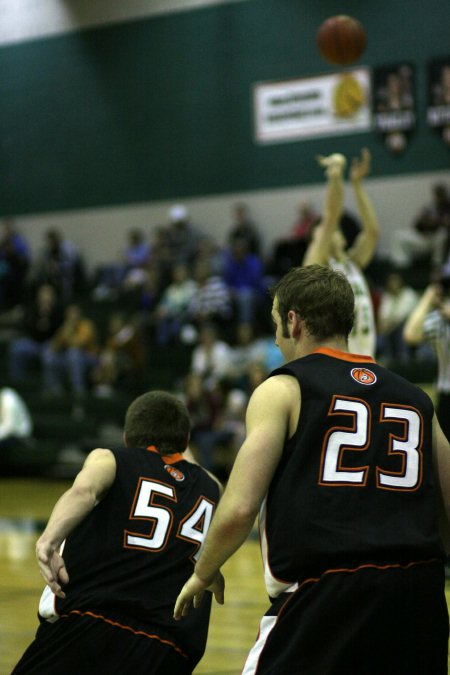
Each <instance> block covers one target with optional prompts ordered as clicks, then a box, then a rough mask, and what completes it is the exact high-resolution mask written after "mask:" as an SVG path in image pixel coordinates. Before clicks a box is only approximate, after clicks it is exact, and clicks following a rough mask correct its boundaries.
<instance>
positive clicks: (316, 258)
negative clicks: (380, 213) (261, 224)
mask: <svg viewBox="0 0 450 675" xmlns="http://www.w3.org/2000/svg"><path fill="white" fill-rule="evenodd" d="M319 163H320V164H321V166H324V167H326V175H327V180H328V184H327V192H326V196H325V204H324V213H323V216H322V220H321V222H320V223H319V224H318V225H317V227H316V228H315V229H314V232H313V238H312V241H311V243H310V244H309V246H308V249H307V251H306V254H305V257H304V259H303V265H313V264H319V265H327V266H329V267H332V268H333V269H335V270H340V271H341V272H343V273H344V274H345V276H346V277H347V279H348V280H349V282H350V284H351V286H352V289H353V292H354V294H355V323H354V327H353V330H352V332H351V333H350V336H349V350H350V352H352V353H354V354H368V355H370V356H375V346H376V332H375V317H374V311H373V304H372V298H371V296H370V292H369V288H368V285H367V282H366V279H365V277H364V274H363V270H364V269H365V268H366V267H367V265H368V264H369V263H370V261H371V260H372V258H373V256H374V253H375V249H376V246H377V243H378V238H379V233H380V228H379V224H378V220H377V217H376V214H375V210H374V208H373V204H372V202H371V200H370V199H369V197H368V195H367V193H366V191H365V189H364V187H363V179H364V178H365V177H366V176H367V175H368V174H369V171H370V153H369V151H368V150H367V149H364V150H363V151H362V153H361V158H356V157H355V158H354V159H353V161H352V164H351V168H350V180H351V183H352V186H353V190H354V193H355V198H356V203H357V206H358V212H359V216H360V219H361V224H362V229H361V232H360V233H359V234H358V236H357V237H356V239H355V241H354V242H353V244H352V245H351V247H350V248H347V242H346V240H345V237H344V235H343V233H342V231H341V229H340V227H339V221H340V218H341V214H342V207H343V202H344V180H343V172H344V169H345V165H346V159H345V157H344V156H343V155H341V154H338V153H335V154H333V155H329V156H328V157H319Z"/></svg>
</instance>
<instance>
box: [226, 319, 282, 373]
mask: <svg viewBox="0 0 450 675" xmlns="http://www.w3.org/2000/svg"><path fill="white" fill-rule="evenodd" d="M272 341H273V338H272ZM265 351H266V346H265V341H264V340H263V339H261V338H259V337H256V336H255V328H254V325H253V324H252V323H238V324H237V326H236V340H235V344H234V345H233V346H232V347H231V352H230V378H231V379H232V381H233V383H234V384H235V385H236V386H239V385H242V386H244V385H245V382H246V377H247V369H248V368H249V366H250V365H251V364H253V363H257V362H259V363H263V361H264V359H265Z"/></svg>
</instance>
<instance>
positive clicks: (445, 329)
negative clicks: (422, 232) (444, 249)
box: [403, 269, 450, 441]
mask: <svg viewBox="0 0 450 675" xmlns="http://www.w3.org/2000/svg"><path fill="white" fill-rule="evenodd" d="M403 336H404V338H405V340H406V342H407V343H408V344H410V345H412V346H417V345H420V344H423V343H428V344H429V345H430V346H431V347H432V349H433V351H434V352H435V354H436V357H437V362H438V378H437V383H436V391H437V406H436V414H437V417H438V420H439V423H440V425H441V427H442V431H443V432H444V433H445V435H446V436H447V438H448V439H449V441H450V415H449V411H450V270H447V269H444V272H443V274H442V276H441V278H440V279H439V280H438V281H437V282H436V283H431V284H429V286H427V288H426V289H425V291H424V293H423V295H422V297H421V298H420V300H419V302H418V303H417V305H416V307H415V309H414V311H413V312H412V313H411V315H410V316H409V318H408V320H407V321H406V324H405V328H404V332H403Z"/></svg>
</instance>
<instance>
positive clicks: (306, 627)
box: [242, 562, 449, 675]
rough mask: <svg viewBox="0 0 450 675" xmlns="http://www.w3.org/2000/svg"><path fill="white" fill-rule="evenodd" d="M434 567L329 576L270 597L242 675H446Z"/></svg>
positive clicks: (438, 571)
mask: <svg viewBox="0 0 450 675" xmlns="http://www.w3.org/2000/svg"><path fill="white" fill-rule="evenodd" d="M444 587H445V578H444V567H443V564H442V563H441V562H431V563H430V562H427V563H415V564H411V565H409V566H403V567H400V566H385V567H381V566H380V567H378V566H377V567H375V566H370V567H369V566H365V567H361V568H355V569H354V570H351V571H350V570H348V571H344V570H339V571H328V572H326V573H325V574H323V575H322V576H321V577H320V578H318V579H312V580H307V581H305V582H303V583H301V584H300V586H299V588H298V590H296V591H295V592H294V593H286V594H282V595H281V596H279V597H278V598H276V599H275V600H274V602H273V604H272V606H271V608H270V609H269V611H268V612H267V613H266V615H265V616H264V617H263V619H262V621H261V624H260V632H259V635H258V639H257V641H256V644H255V645H254V647H253V648H252V650H251V651H250V653H249V656H248V658H247V661H246V664H245V667H244V670H243V673H242V675H381V674H382V673H395V675H428V674H429V675H431V674H433V675H447V654H448V636H449V619H448V611H447V604H446V599H445V593H444Z"/></svg>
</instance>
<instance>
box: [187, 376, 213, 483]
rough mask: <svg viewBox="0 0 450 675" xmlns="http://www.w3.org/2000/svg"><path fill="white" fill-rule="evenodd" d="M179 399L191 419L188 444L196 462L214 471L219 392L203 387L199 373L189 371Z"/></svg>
mask: <svg viewBox="0 0 450 675" xmlns="http://www.w3.org/2000/svg"><path fill="white" fill-rule="evenodd" d="M181 398H182V399H183V401H184V403H185V404H186V407H187V409H188V411H189V416H190V418H191V423H192V428H191V439H190V444H191V447H192V451H193V453H194V455H195V456H196V459H197V461H198V462H199V463H200V464H201V465H202V466H203V467H205V469H208V470H209V471H212V470H214V469H215V468H216V467H215V457H214V451H215V447H216V439H217V435H216V433H215V425H216V421H217V419H218V416H219V413H220V409H221V407H222V405H223V404H222V395H221V392H220V390H217V389H214V390H211V389H209V388H208V387H206V386H205V384H204V382H203V377H202V375H201V374H200V373H197V372H194V371H191V372H190V373H188V375H187V376H186V377H185V379H184V381H183V385H182V391H181Z"/></svg>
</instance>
